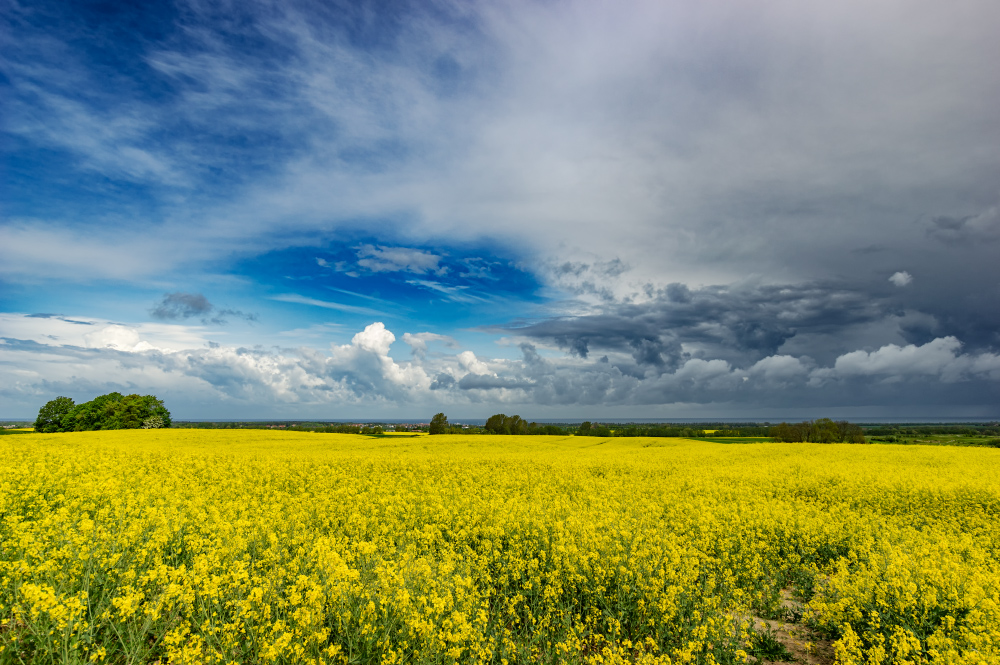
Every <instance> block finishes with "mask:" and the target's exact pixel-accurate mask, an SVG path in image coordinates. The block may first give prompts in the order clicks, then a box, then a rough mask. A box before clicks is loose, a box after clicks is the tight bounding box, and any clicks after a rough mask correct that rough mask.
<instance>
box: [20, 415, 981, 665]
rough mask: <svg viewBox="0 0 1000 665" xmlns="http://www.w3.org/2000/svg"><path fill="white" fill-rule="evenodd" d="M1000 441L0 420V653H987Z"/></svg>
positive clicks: (867, 656)
mask: <svg viewBox="0 0 1000 665" xmlns="http://www.w3.org/2000/svg"><path fill="white" fill-rule="evenodd" d="M998 516H1000V450H995V449H975V448H944V447H903V446H859V445H854V446H851V445H820V444H746V445H727V444H718V443H709V442H702V441H690V440H681V439H641V438H637V439H607V440H602V439H597V438H591V437H566V438H562V437H492V436H461V435H448V436H434V437H421V438H403V437H393V438H382V439H373V438H369V437H362V436H354V435H337V434H309V433H293V432H278V431H267V430H255V431H246V430H244V431H239V430H236V431H233V430H229V431H221V430H215V431H213V430H133V431H117V432H80V433H74V434H51V435H43V434H27V435H21V436H8V437H2V438H0V517H2V520H0V663H84V662H105V663H156V662H159V663H168V662H169V663H376V662H378V663H383V662H384V663H458V662H461V663H474V662H475V663H495V664H498V665H508V664H513V663H557V662H567V663H575V662H588V663H626V662H628V663H739V662H746V661H747V659H748V656H747V650H748V649H749V648H750V647H749V645H751V644H754V642H753V639H752V637H751V631H752V624H751V617H752V616H753V615H757V616H769V615H774V614H776V613H777V612H778V611H779V600H780V593H781V591H782V590H783V589H785V590H791V591H792V592H793V593H795V594H797V595H798V596H799V597H800V598H801V599H802V600H803V601H804V602H805V603H806V605H805V610H804V617H803V619H802V620H803V621H804V622H806V623H808V624H811V625H813V626H814V627H815V628H816V630H818V631H821V632H823V633H824V634H826V635H828V636H829V637H830V639H833V640H835V645H834V646H835V649H836V654H837V659H838V662H840V663H844V664H847V663H852V664H854V663H856V664H859V665H860V664H862V663H864V664H876V663H878V664H881V663H894V664H895V663H899V664H905V663H970V664H971V663H975V664H983V665H995V664H997V663H1000V525H998V522H997V518H998Z"/></svg>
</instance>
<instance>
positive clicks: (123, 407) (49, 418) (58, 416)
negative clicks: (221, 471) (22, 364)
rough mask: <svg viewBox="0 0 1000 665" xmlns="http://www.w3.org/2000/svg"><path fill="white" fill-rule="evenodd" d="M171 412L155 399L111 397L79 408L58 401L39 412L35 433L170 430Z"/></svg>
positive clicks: (46, 405)
mask: <svg viewBox="0 0 1000 665" xmlns="http://www.w3.org/2000/svg"><path fill="white" fill-rule="evenodd" d="M170 424H171V421H170V412H169V411H168V410H167V408H166V407H165V406H164V405H163V400H160V399H158V398H157V397H156V396H155V395H122V394H121V393H108V394H107V395H100V396H98V397H95V398H94V399H92V400H90V401H89V402H84V403H83V404H76V403H75V402H74V401H73V400H72V399H71V398H69V397H56V398H55V399H54V400H51V401H49V402H46V404H45V405H44V406H43V407H42V408H41V409H39V410H38V418H37V419H35V431H36V432H44V433H51V432H85V431H90V430H107V429H158V428H160V427H170Z"/></svg>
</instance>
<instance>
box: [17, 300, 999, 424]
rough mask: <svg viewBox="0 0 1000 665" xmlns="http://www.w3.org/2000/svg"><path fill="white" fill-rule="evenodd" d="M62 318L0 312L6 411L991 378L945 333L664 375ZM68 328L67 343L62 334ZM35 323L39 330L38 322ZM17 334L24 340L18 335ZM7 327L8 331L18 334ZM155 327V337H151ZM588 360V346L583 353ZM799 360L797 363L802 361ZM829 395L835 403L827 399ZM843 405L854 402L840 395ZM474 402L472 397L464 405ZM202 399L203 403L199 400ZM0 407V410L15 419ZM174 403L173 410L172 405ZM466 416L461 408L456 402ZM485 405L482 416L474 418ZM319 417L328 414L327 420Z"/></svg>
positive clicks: (709, 396)
mask: <svg viewBox="0 0 1000 665" xmlns="http://www.w3.org/2000/svg"><path fill="white" fill-rule="evenodd" d="M72 321H74V319H69V318H65V317H63V318H59V317H49V318H38V317H26V316H23V315H3V317H2V318H0V324H2V327H0V338H4V341H3V343H2V344H0V396H2V398H3V400H4V403H5V404H6V408H7V409H10V408H12V405H15V406H16V405H28V406H30V405H34V406H33V407H31V409H29V408H28V406H24V407H23V408H24V409H27V410H32V409H37V408H38V406H39V405H40V404H41V403H44V401H46V400H47V399H51V398H52V397H53V396H54V395H55V394H68V395H72V396H79V397H86V398H88V399H89V398H90V397H92V396H93V394H99V393H100V392H108V391H110V390H124V391H127V392H142V393H149V392H152V393H155V394H158V395H160V396H161V397H163V398H165V399H168V403H172V404H175V405H178V406H177V407H176V408H177V409H181V415H183V412H184V411H187V412H188V413H189V414H190V413H192V412H194V413H198V414H200V415H201V417H216V418H221V417H227V416H231V415H232V409H242V411H241V413H243V414H246V415H250V414H252V416H251V417H277V415H278V414H288V415H290V416H291V417H301V416H302V415H306V414H315V413H318V412H317V411H316V410H315V409H320V412H323V413H330V409H349V410H348V411H343V410H341V411H339V412H338V413H339V417H345V416H350V415H351V414H354V413H357V409H361V408H370V409H381V411H378V413H379V414H380V416H381V417H391V414H393V413H399V412H400V409H408V408H411V407H413V408H418V409H430V408H436V409H437V410H440V409H441V408H464V407H468V409H474V410H476V412H478V411H479V410H482V409H486V410H488V409H490V408H494V406H495V405H498V404H508V405H511V406H512V407H513V406H514V405H520V406H519V407H518V408H519V409H521V410H522V411H523V410H525V409H550V408H561V407H565V408H568V409H577V408H581V407H584V406H586V405H600V406H605V407H606V406H616V405H617V406H620V407H623V408H631V407H637V406H642V405H670V404H677V403H685V404H706V403H716V402H727V403H733V402H734V401H735V402H742V403H751V404H753V403H767V400H768V399H769V398H770V396H772V395H784V396H785V397H782V402H783V403H786V404H787V403H788V397H787V396H788V395H793V396H794V397H795V398H796V399H801V398H802V397H803V395H805V394H806V393H808V395H812V396H813V397H809V396H808V395H806V397H807V398H808V399H810V400H813V401H815V399H817V398H823V396H826V397H827V398H830V399H834V400H839V401H843V400H850V399H856V396H857V395H858V394H859V391H863V390H864V389H865V387H866V386H879V385H884V384H886V383H887V382H890V383H891V382H900V381H903V380H906V381H907V382H910V383H912V382H914V381H917V380H920V381H924V382H929V383H930V385H933V384H938V385H940V386H942V389H944V388H943V386H945V385H947V386H948V388H947V390H954V389H956V386H958V385H959V384H963V383H964V384H966V385H976V384H972V383H970V382H974V381H979V382H983V381H987V382H990V381H992V382H995V381H1000V355H997V354H993V353H980V354H963V353H962V352H961V343H960V342H959V341H958V340H957V339H955V338H953V337H944V338H939V339H936V340H934V341H932V342H929V343H927V344H924V345H921V346H917V345H908V346H896V345H887V346H883V347H881V348H879V349H877V350H875V351H870V352H868V351H860V350H859V351H854V352H851V353H847V354H843V355H841V356H840V357H839V358H838V359H837V361H836V362H835V363H834V364H833V366H831V367H819V368H815V367H813V366H812V363H811V361H809V359H808V358H796V357H792V356H788V355H775V356H770V357H767V358H764V359H762V360H760V361H758V362H756V363H755V364H753V365H751V366H750V367H749V368H747V369H741V368H740V367H734V366H733V365H732V364H731V363H729V362H727V361H725V360H722V359H718V358H715V359H711V358H709V359H703V358H689V359H687V360H686V361H684V362H683V363H682V364H681V365H680V366H679V367H678V368H677V369H676V370H674V371H662V370H659V371H657V370H654V369H651V368H645V369H640V368H639V367H638V366H636V365H635V364H634V363H633V361H632V359H631V358H630V357H629V356H628V355H627V354H614V355H615V358H614V359H611V360H610V361H605V360H604V359H603V358H601V359H595V358H590V359H584V358H580V357H579V356H570V355H562V356H555V355H547V356H546V357H544V358H543V357H541V356H539V355H538V353H537V351H536V350H535V349H534V347H532V346H531V345H523V346H522V352H523V358H522V359H518V360H512V359H490V358H482V357H477V355H476V354H475V353H474V352H472V351H469V350H465V351H461V352H459V353H453V354H452V353H438V354H426V353H423V352H421V353H414V354H413V356H412V358H411V359H410V360H408V361H396V360H395V359H393V358H392V357H391V356H390V355H389V353H390V350H391V347H392V345H393V343H394V342H395V341H396V335H395V334H393V333H392V332H391V331H390V330H388V329H387V328H386V327H385V325H384V324H383V323H381V322H375V323H372V324H370V325H368V326H366V327H365V328H364V329H363V330H361V331H359V332H358V333H356V334H355V335H354V336H353V337H352V338H351V340H350V342H349V343H346V344H333V345H331V346H330V347H329V349H328V351H326V352H324V351H322V350H317V349H313V348H307V347H302V348H299V349H295V350H288V349H277V348H274V349H263V348H253V349H248V348H242V347H236V346H227V345H220V344H208V343H205V340H204V339H203V338H202V337H201V336H200V333H199V332H198V331H197V330H196V329H195V328H196V327H191V329H189V330H185V329H184V328H185V327H183V326H167V325H163V324H160V325H159V326H158V327H157V328H155V329H154V328H150V327H144V326H140V325H134V326H126V325H122V324H114V323H110V322H106V321H96V320H95V321H91V322H81V323H72ZM73 328H78V329H80V330H82V331H83V332H80V333H77V334H75V336H74V337H73V338H72V340H73V342H74V343H68V342H69V341H70V340H69V339H66V338H64V337H61V338H60V339H52V337H57V335H54V334H52V333H53V332H60V333H63V334H65V331H66V330H67V329H73ZM46 331H48V332H46ZM171 331H172V332H173V335H174V337H173V345H174V346H175V347H176V346H177V341H178V340H180V339H185V336H186V339H188V340H189V341H194V340H201V341H202V343H201V344H198V345H187V346H185V348H167V347H166V346H165V345H163V344H160V343H157V342H158V340H159V341H163V340H167V339H168V337H169V335H170V334H171ZM24 333H28V334H29V335H30V336H31V337H34V339H30V340H29V339H26V338H25V337H24V336H23V335H24ZM19 335H21V336H19ZM157 335H159V337H157ZM403 340H404V341H406V342H407V343H408V344H409V345H410V346H411V348H413V349H414V350H415V351H416V350H418V349H419V350H423V349H424V348H425V347H426V344H427V343H429V342H444V343H445V345H446V347H447V346H448V344H449V342H450V340H449V338H447V337H445V336H442V335H436V334H433V333H405V334H404V335H403ZM594 355H595V356H596V354H594ZM810 368H811V369H810ZM838 403H839V402H838ZM848 403H854V402H848ZM477 405H479V406H477ZM207 409H210V410H211V412H210V413H206V410H207ZM27 410H26V411H23V412H21V413H13V412H11V413H9V414H8V415H12V416H14V415H24V414H26V413H27V412H28V411H27ZM175 410H176V409H175ZM467 412H468V411H467ZM487 415H488V414H487ZM331 417H332V416H331Z"/></svg>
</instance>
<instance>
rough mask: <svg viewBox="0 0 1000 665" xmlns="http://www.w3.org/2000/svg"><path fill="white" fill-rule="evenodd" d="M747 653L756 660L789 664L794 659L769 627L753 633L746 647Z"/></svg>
mask: <svg viewBox="0 0 1000 665" xmlns="http://www.w3.org/2000/svg"><path fill="white" fill-rule="evenodd" d="M747 653H749V654H750V655H751V656H753V657H754V658H756V659H757V660H769V661H772V662H782V663H790V662H792V661H794V660H795V657H794V656H793V655H792V653H791V652H790V651H789V650H788V648H787V647H786V646H785V645H784V644H782V643H781V641H780V640H779V639H778V634H777V633H775V632H774V630H773V629H772V628H771V627H770V626H765V627H764V630H762V631H760V630H758V631H755V632H754V634H753V636H751V638H750V643H749V644H748V645H747Z"/></svg>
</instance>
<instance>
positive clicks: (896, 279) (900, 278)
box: [889, 270, 913, 286]
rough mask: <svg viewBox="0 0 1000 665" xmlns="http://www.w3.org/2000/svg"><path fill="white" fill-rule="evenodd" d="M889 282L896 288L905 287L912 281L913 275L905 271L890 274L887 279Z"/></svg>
mask: <svg viewBox="0 0 1000 665" xmlns="http://www.w3.org/2000/svg"><path fill="white" fill-rule="evenodd" d="M889 281H890V282H892V283H893V284H895V285H896V286H906V285H907V284H909V283H910V282H912V281H913V275H911V274H910V273H908V272H906V271H905V270H901V271H899V272H894V273H892V276H891V277H889Z"/></svg>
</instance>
